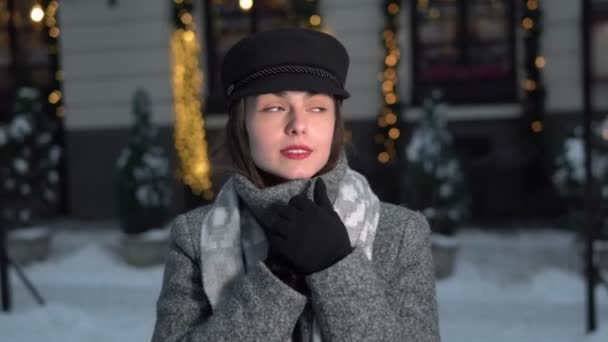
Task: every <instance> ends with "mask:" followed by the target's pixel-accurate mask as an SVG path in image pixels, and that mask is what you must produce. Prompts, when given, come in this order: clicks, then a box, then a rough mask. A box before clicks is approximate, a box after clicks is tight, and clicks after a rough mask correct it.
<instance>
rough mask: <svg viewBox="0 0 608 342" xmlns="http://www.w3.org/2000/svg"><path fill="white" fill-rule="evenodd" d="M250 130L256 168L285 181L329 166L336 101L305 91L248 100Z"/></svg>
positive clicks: (303, 176)
mask: <svg viewBox="0 0 608 342" xmlns="http://www.w3.org/2000/svg"><path fill="white" fill-rule="evenodd" d="M246 108H247V113H246V120H245V124H246V128H247V134H248V136H249V147H250V149H251V156H252V158H253V162H254V163H255V165H256V166H257V167H258V168H260V169H261V170H263V171H265V172H267V173H270V174H272V175H274V176H277V177H279V178H282V179H285V180H293V179H301V178H310V177H312V176H314V175H315V174H316V173H317V172H318V171H319V170H321V169H322V168H323V166H325V164H326V163H327V160H328V159H329V154H330V152H331V144H332V140H333V134H334V126H335V104H334V99H333V97H331V96H329V95H325V94H311V93H308V92H302V91H286V92H281V93H273V94H262V95H258V96H253V97H249V98H247V105H246Z"/></svg>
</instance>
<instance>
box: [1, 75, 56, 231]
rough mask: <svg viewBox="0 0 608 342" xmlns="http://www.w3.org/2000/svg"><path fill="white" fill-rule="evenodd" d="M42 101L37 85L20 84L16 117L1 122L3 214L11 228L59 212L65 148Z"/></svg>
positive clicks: (41, 219) (16, 101) (33, 222)
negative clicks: (62, 160) (22, 85)
mask: <svg viewBox="0 0 608 342" xmlns="http://www.w3.org/2000/svg"><path fill="white" fill-rule="evenodd" d="M41 101H42V100H41V99H40V94H39V92H38V90H37V89H35V88H30V87H22V88H19V89H18V91H17V94H16V97H15V102H14V104H13V108H12V109H13V118H12V120H11V121H10V122H8V124H7V125H6V126H0V207H1V208H2V210H1V212H0V215H1V216H2V220H3V221H4V222H6V223H7V225H8V227H9V228H15V227H25V226H31V225H34V224H37V223H39V221H44V220H45V219H48V218H50V217H52V216H53V215H55V214H56V212H57V206H58V202H59V181H60V179H59V178H60V177H59V175H60V173H59V166H60V159H61V155H62V149H61V147H60V146H59V145H58V144H57V139H56V134H57V132H58V125H57V122H56V121H54V120H53V119H52V118H51V117H50V116H49V114H48V113H45V112H44V111H43V108H42V102H41Z"/></svg>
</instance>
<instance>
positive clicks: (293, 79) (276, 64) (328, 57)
mask: <svg viewBox="0 0 608 342" xmlns="http://www.w3.org/2000/svg"><path fill="white" fill-rule="evenodd" d="M348 64H349V57H348V53H347V52H346V48H344V46H343V45H342V44H341V43H340V42H339V41H338V40H337V39H336V38H334V37H332V36H331V35H329V34H326V33H323V32H319V31H314V30H309V29H303V28H282V29H273V30H268V31H263V32H260V33H256V34H253V35H251V36H248V37H246V38H243V39H242V40H240V41H239V42H237V43H236V44H235V45H234V46H233V47H232V48H231V49H230V50H229V51H228V53H226V56H225V57H224V62H223V65H222V85H223V89H224V95H226V97H227V98H228V99H229V100H234V99H238V98H241V97H243V96H247V95H257V94H265V93H274V92H280V91H287V90H302V91H308V92H312V93H324V94H329V95H334V96H336V97H339V98H343V99H345V98H348V97H349V96H350V94H349V93H348V92H347V91H346V89H344V83H345V82H346V74H347V71H348Z"/></svg>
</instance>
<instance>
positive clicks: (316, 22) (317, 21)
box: [308, 14, 321, 26]
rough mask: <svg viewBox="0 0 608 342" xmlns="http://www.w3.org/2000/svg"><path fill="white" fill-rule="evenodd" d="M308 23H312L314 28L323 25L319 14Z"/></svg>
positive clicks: (312, 16) (313, 16)
mask: <svg viewBox="0 0 608 342" xmlns="http://www.w3.org/2000/svg"><path fill="white" fill-rule="evenodd" d="M308 21H309V22H310V25H312V26H319V25H321V16H319V15H318V14H313V15H311V16H310V18H309V19H308Z"/></svg>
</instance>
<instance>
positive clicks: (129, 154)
mask: <svg viewBox="0 0 608 342" xmlns="http://www.w3.org/2000/svg"><path fill="white" fill-rule="evenodd" d="M133 114H134V116H135V123H134V125H133V127H132V129H131V134H130V140H129V144H128V145H127V146H126V147H125V148H123V150H122V151H121V152H120V154H119V156H118V160H117V165H116V166H117V169H118V175H117V179H116V197H117V205H118V214H119V217H120V220H121V226H122V229H123V231H125V232H126V233H128V234H136V233H141V232H144V231H146V230H149V229H152V228H160V227H162V226H164V225H165V224H166V221H167V220H168V219H169V215H170V207H171V183H172V177H171V168H170V165H169V160H168V158H167V155H166V153H165V151H164V149H163V148H162V146H161V145H160V143H159V139H158V130H157V129H156V128H155V127H154V126H153V125H152V123H151V122H150V98H149V96H148V94H147V93H146V91H145V90H143V89H138V90H137V91H136V92H135V95H134V98H133Z"/></svg>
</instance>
